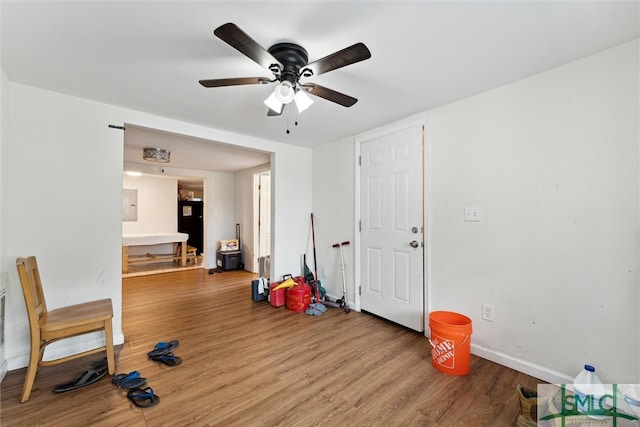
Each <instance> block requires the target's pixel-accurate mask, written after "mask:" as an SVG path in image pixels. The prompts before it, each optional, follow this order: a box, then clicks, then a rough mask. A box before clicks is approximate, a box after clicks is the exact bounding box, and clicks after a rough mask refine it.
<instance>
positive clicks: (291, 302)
mask: <svg viewBox="0 0 640 427" xmlns="http://www.w3.org/2000/svg"><path fill="white" fill-rule="evenodd" d="M286 298H287V308H288V309H289V310H292V311H305V310H306V309H307V307H309V304H311V286H309V285H308V284H306V283H304V282H302V284H297V285H295V286H293V287H291V288H288V289H287V292H286Z"/></svg>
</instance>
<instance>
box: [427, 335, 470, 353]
mask: <svg viewBox="0 0 640 427" xmlns="http://www.w3.org/2000/svg"><path fill="white" fill-rule="evenodd" d="M470 336H471V334H466V336H465V337H464V339H463V340H462V342H461V343H460V344H458V345H456V346H454V347H453V348H452V349H451V350H455V349H456V348H458V347H460V346H461V345H463V344H464V343H466V342H467V340H468V339H469V337H470ZM427 339H428V340H429V344H430V345H431V348H432V349H434V348H436V345H435V344H434V343H433V341H431V338H427Z"/></svg>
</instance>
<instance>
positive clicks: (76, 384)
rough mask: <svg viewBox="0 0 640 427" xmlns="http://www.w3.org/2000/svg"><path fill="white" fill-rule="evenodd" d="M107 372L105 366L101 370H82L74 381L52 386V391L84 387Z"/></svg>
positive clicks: (59, 391) (58, 391)
mask: <svg viewBox="0 0 640 427" xmlns="http://www.w3.org/2000/svg"><path fill="white" fill-rule="evenodd" d="M106 374H107V368H106V367H105V368H104V369H102V370H96V369H89V370H88V371H84V372H83V373H82V374H80V375H79V376H78V378H76V380H75V381H73V382H70V383H67V384H59V385H57V386H55V387H54V389H53V391H54V392H55V393H63V392H65V391H71V390H76V389H78V388H82V387H86V386H88V385H90V384H93V383H95V382H96V381H98V380H99V379H101V378H102V377H104V376H105V375H106Z"/></svg>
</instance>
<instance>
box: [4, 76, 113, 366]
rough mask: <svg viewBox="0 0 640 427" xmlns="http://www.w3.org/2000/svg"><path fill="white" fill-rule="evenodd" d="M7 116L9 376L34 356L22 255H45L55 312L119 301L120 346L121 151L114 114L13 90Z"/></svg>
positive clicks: (87, 341)
mask: <svg viewBox="0 0 640 427" xmlns="http://www.w3.org/2000/svg"><path fill="white" fill-rule="evenodd" d="M8 111H9V115H8V118H9V125H10V126H9V133H8V140H7V141H6V144H7V156H8V158H10V159H11V161H10V162H8V163H7V187H8V191H7V196H6V199H5V200H4V201H5V203H6V204H7V210H6V212H7V218H6V224H7V227H6V229H5V230H4V235H5V238H4V239H3V240H4V243H5V252H4V254H3V262H2V268H3V270H6V271H8V272H9V286H8V290H7V324H6V333H7V360H8V362H9V369H15V368H18V367H22V366H26V362H27V357H28V351H29V329H28V319H27V314H26V309H25V306H24V300H23V296H22V291H21V288H20V284H19V280H18V277H17V271H16V267H15V260H16V258H17V257H24V256H29V255H35V256H36V257H37V258H38V264H39V267H40V273H41V276H42V280H43V286H44V292H45V296H46V298H47V305H48V307H49V308H50V309H55V308H57V307H60V306H63V305H68V304H74V303H80V302H84V301H88V300H92V299H99V298H111V299H112V301H113V305H114V311H115V313H114V314H115V316H114V322H113V326H114V334H115V340H116V342H117V343H122V342H123V335H122V324H121V317H122V316H121V308H122V304H121V302H122V301H121V292H120V288H121V257H120V251H121V246H120V245H121V237H120V235H121V232H122V222H121V206H122V202H121V200H122V155H123V146H122V133H121V132H120V131H115V132H114V131H113V130H112V129H109V128H108V127H107V125H108V124H109V122H108V120H109V118H110V117H112V112H113V109H112V108H109V107H107V106H105V105H100V104H96V103H88V102H86V101H84V100H81V99H78V98H72V97H68V96H62V95H58V94H55V93H52V92H46V91H42V90H39V89H35V88H30V87H27V86H22V85H17V84H11V83H10V84H9V105H8ZM68 188H73V191H72V192H69V191H67V189H68ZM96 340H97V341H98V342H103V338H102V336H101V335H99V334H92V335H91V336H90V337H89V338H87V337H86V336H85V337H82V338H80V337H78V338H76V339H71V340H70V343H69V344H66V343H56V344H54V345H53V346H51V352H52V353H60V354H62V353H67V352H68V350H67V347H78V348H86V347H89V346H95V345H96ZM49 355H51V353H50V352H49V351H47V352H46V353H45V358H48V357H49Z"/></svg>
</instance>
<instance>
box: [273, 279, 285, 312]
mask: <svg viewBox="0 0 640 427" xmlns="http://www.w3.org/2000/svg"><path fill="white" fill-rule="evenodd" d="M280 283H282V282H273V283H271V285H270V286H269V302H270V303H271V305H272V306H274V307H282V306H283V305H284V304H285V288H281V289H278V290H277V291H276V290H274V289H275V287H276V286H278V285H279V284H280Z"/></svg>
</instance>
